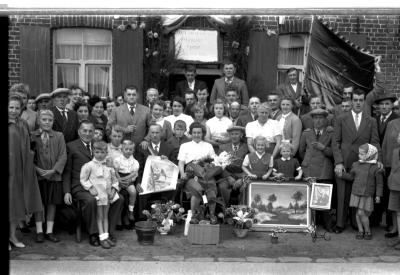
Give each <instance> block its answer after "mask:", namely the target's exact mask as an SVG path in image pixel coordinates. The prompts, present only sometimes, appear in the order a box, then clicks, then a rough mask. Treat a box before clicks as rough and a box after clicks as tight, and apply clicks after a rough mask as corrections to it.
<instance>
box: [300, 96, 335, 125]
mask: <svg viewBox="0 0 400 275" xmlns="http://www.w3.org/2000/svg"><path fill="white" fill-rule="evenodd" d="M321 107H322V98H321V97H320V96H319V95H313V96H311V97H310V108H311V111H310V112H308V113H307V114H305V115H302V116H301V117H300V119H301V123H302V124H303V130H304V129H307V128H313V126H314V119H313V117H312V115H311V112H312V111H313V110H315V109H322V108H321ZM326 119H327V122H328V125H330V126H333V115H332V114H328V116H327V117H326Z"/></svg>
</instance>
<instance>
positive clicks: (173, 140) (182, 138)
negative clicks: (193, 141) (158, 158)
mask: <svg viewBox="0 0 400 275" xmlns="http://www.w3.org/2000/svg"><path fill="white" fill-rule="evenodd" d="M185 132H186V123H185V122H184V121H183V120H177V121H175V123H174V131H173V135H172V137H170V138H169V139H168V140H167V144H168V146H171V147H172V148H173V152H174V156H176V157H174V158H173V159H172V160H171V161H173V162H174V163H175V164H176V165H178V160H177V157H178V152H179V148H180V147H181V145H182V144H183V143H185V142H189V141H190V138H188V137H187V136H186V135H185Z"/></svg>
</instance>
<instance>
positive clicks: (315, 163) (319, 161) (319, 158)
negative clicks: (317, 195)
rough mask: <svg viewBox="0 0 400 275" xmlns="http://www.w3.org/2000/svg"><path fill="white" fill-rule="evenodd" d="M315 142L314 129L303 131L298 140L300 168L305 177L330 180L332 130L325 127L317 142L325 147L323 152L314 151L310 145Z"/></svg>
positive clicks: (332, 175)
mask: <svg viewBox="0 0 400 275" xmlns="http://www.w3.org/2000/svg"><path fill="white" fill-rule="evenodd" d="M316 141H317V136H316V134H315V130H314V128H312V129H306V130H304V131H303V133H302V135H301V138H300V147H299V154H300V157H301V158H302V159H303V162H302V163H301V167H302V169H303V172H304V176H305V177H316V178H317V179H323V180H331V179H333V178H334V173H333V153H332V142H333V128H332V127H330V126H329V127H327V128H325V129H324V130H323V132H322V135H321V136H320V137H319V139H318V142H320V143H322V144H323V145H325V149H324V150H323V151H321V150H318V149H314V147H313V145H312V143H313V142H316Z"/></svg>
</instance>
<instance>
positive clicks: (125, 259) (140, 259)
mask: <svg viewBox="0 0 400 275" xmlns="http://www.w3.org/2000/svg"><path fill="white" fill-rule="evenodd" d="M145 259H146V258H145V257H135V256H122V257H121V261H144V260H145Z"/></svg>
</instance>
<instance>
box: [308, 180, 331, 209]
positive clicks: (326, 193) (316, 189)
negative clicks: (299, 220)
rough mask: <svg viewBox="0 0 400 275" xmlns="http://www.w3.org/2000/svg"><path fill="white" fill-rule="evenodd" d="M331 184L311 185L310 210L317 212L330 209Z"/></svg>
mask: <svg viewBox="0 0 400 275" xmlns="http://www.w3.org/2000/svg"><path fill="white" fill-rule="evenodd" d="M332 190H333V185H332V184H326V183H313V184H312V187H311V201H310V208H312V209H319V210H329V209H331V200H332Z"/></svg>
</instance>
